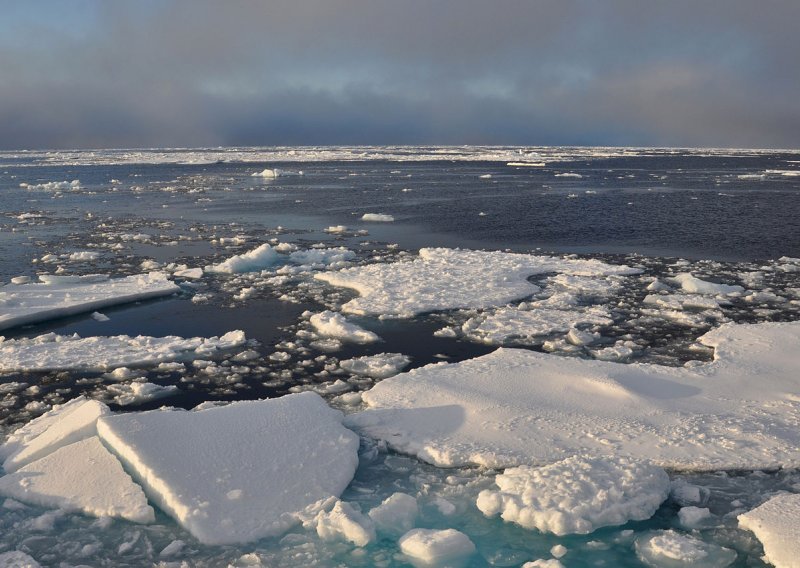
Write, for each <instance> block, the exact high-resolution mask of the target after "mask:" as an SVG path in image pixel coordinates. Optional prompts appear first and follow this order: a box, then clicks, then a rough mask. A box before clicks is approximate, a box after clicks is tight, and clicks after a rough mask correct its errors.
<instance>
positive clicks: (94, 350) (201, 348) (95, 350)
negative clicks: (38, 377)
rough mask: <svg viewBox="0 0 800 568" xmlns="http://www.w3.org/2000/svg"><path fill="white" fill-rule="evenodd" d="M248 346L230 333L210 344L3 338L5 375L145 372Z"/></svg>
mask: <svg viewBox="0 0 800 568" xmlns="http://www.w3.org/2000/svg"><path fill="white" fill-rule="evenodd" d="M244 343H245V335H244V332H243V331H229V332H228V333H226V334H225V335H223V336H222V337H209V338H204V337H190V338H183V337H177V336H174V335H168V336H167V337H149V336H145V335H140V336H137V337H131V336H128V335H116V336H111V337H104V336H97V337H84V338H81V337H79V336H77V335H57V334H55V333H47V334H43V335H39V336H37V337H34V338H30V339H28V338H21V339H4V338H3V337H0V372H11V371H49V370H79V371H107V370H109V369H115V368H118V367H142V366H148V365H157V364H159V363H162V362H165V361H177V360H181V361H190V360H192V359H196V358H198V357H210V356H213V355H214V354H215V353H217V352H218V351H220V350H225V349H233V348H235V347H239V346H240V345H243V344H244Z"/></svg>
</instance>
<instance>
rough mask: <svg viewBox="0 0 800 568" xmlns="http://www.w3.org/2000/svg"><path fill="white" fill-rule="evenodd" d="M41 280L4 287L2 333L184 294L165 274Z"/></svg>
mask: <svg viewBox="0 0 800 568" xmlns="http://www.w3.org/2000/svg"><path fill="white" fill-rule="evenodd" d="M39 280H40V282H37V283H31V284H22V285H14V284H8V285H6V286H3V287H0V330H2V329H7V328H10V327H15V326H19V325H25V324H30V323H36V322H40V321H45V320H49V319H53V318H59V317H65V316H71V315H76V314H80V313H83V312H92V311H94V310H98V309H100V308H105V307H107V306H113V305H115V304H124V303H128V302H133V301H137V300H144V299H147V298H155V297H158V296H168V295H170V294H174V293H175V292H178V291H180V288H179V287H178V286H177V285H176V284H175V283H173V282H171V281H170V280H168V279H167V275H166V274H164V273H161V272H151V273H149V274H138V275H134V276H126V277H124V278H109V277H108V276H106V275H99V274H98V275H90V276H53V275H42V276H39Z"/></svg>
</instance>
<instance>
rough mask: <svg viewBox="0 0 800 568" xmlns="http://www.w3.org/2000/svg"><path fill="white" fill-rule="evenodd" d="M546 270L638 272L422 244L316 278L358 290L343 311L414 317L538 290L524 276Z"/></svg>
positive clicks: (588, 273)
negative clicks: (412, 253) (401, 256)
mask: <svg viewBox="0 0 800 568" xmlns="http://www.w3.org/2000/svg"><path fill="white" fill-rule="evenodd" d="M549 272H566V273H570V274H574V275H582V276H602V275H610V274H620V275H624V274H634V273H637V272H639V271H638V270H636V269H633V268H629V267H627V266H613V265H610V264H606V263H604V262H601V261H599V260H594V259H590V260H577V259H560V258H555V257H547V256H533V255H528V254H516V253H506V252H485V251H472V250H460V249H445V248H423V249H420V251H419V257H418V258H416V259H414V260H406V261H400V262H394V263H389V264H370V265H366V266H357V267H352V268H346V269H344V270H340V271H337V272H324V273H320V274H316V275H315V277H316V278H317V279H319V280H323V281H325V282H328V283H329V284H332V285H334V286H342V287H345V288H352V289H354V290H356V291H357V292H359V294H360V297H358V298H355V299H353V300H350V301H349V302H347V303H346V304H344V306H342V310H343V311H345V312H349V313H355V314H377V315H391V316H397V317H412V316H414V315H416V314H419V313H425V312H431V311H437V310H449V309H455V308H487V307H492V306H502V305H504V304H507V303H508V302H511V301H513V300H518V299H520V298H524V297H526V296H530V295H531V294H533V293H534V292H537V291H538V290H539V287H538V286H535V285H534V284H531V283H530V282H528V277H529V276H532V275H535V274H546V273H549Z"/></svg>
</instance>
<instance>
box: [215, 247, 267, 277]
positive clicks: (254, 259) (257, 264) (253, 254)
mask: <svg viewBox="0 0 800 568" xmlns="http://www.w3.org/2000/svg"><path fill="white" fill-rule="evenodd" d="M280 258H281V257H280V255H279V254H278V252H277V251H276V250H275V249H274V248H272V246H270V245H269V244H267V243H264V244H262V245H260V246H258V247H256V248H254V249H253V250H251V251H249V252H246V253H242V254H237V255H236V256H232V257H230V258H229V259H227V260H225V261H223V262H220V263H219V264H212V265H209V266H206V269H205V270H206V272H212V273H222V274H239V273H242V272H254V271H258V270H264V269H265V268H269V267H271V266H272V265H274V264H276V263H277V262H278V261H279V260H280Z"/></svg>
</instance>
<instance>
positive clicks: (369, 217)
mask: <svg viewBox="0 0 800 568" xmlns="http://www.w3.org/2000/svg"><path fill="white" fill-rule="evenodd" d="M361 220H362V221H373V222H376V221H377V222H379V223H391V222H392V221H394V217H392V216H391V215H386V214H384V213H364V214H363V215H362V216H361Z"/></svg>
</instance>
